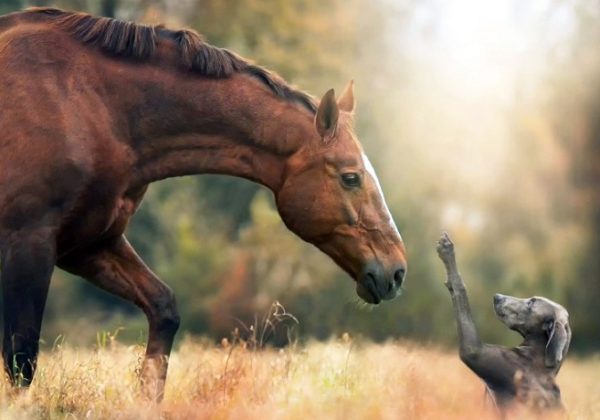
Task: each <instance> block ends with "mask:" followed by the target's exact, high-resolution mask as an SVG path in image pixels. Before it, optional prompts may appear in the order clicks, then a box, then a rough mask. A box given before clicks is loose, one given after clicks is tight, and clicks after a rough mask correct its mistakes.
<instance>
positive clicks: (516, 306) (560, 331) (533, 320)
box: [494, 294, 571, 369]
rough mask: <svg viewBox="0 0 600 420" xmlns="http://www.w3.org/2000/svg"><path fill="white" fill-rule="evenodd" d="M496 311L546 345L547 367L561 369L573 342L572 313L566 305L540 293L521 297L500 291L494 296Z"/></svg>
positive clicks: (527, 334)
mask: <svg viewBox="0 0 600 420" xmlns="http://www.w3.org/2000/svg"><path fill="white" fill-rule="evenodd" d="M494 310H495V312H496V315H498V318H500V320H501V321H502V322H503V323H504V324H505V325H506V326H507V327H508V328H510V329H511V330H514V331H517V332H518V333H519V334H521V335H522V336H523V337H524V338H525V339H528V340H539V341H542V342H543V343H544V344H545V346H546V351H545V355H544V363H545V365H546V367H548V368H556V369H558V368H560V365H561V363H562V361H563V359H564V357H565V355H566V354H567V351H568V349H569V344H570V343H571V328H570V326H569V313H568V312H567V310H566V309H565V308H563V307H562V306H561V305H559V304H558V303H555V302H552V301H551V300H549V299H546V298H543V297H539V296H534V297H532V298H529V299H520V298H516V297H512V296H505V295H501V294H497V295H495V296H494Z"/></svg>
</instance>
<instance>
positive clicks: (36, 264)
mask: <svg viewBox="0 0 600 420" xmlns="http://www.w3.org/2000/svg"><path fill="white" fill-rule="evenodd" d="M54 259H55V249H54V245H53V240H50V239H49V238H48V237H47V235H44V234H43V233H40V232H33V233H32V232H29V233H23V232H21V233H19V234H18V235H17V234H14V235H12V236H11V239H10V240H9V241H7V242H6V245H5V247H4V249H3V250H2V267H1V271H2V294H3V298H4V339H3V346H2V356H3V359H4V368H5V370H6V372H7V373H8V376H9V377H10V380H11V382H12V384H13V385H14V386H17V387H27V386H29V385H30V384H31V381H32V380H33V376H34V374H35V369H36V366H37V356H38V351H39V340H40V329H41V325H42V317H43V314H44V307H45V305H46V297H47V296H48V287H49V286H50V278H51V277H52V271H53V269H54V263H55V261H54Z"/></svg>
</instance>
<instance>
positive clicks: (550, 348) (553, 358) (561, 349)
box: [545, 320, 571, 368]
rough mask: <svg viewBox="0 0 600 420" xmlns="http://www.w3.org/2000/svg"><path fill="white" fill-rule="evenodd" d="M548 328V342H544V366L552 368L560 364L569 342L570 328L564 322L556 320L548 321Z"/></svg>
mask: <svg viewBox="0 0 600 420" xmlns="http://www.w3.org/2000/svg"><path fill="white" fill-rule="evenodd" d="M548 324H550V325H547V326H546V329H547V331H548V330H549V335H548V343H547V344H546V356H545V364H546V367H549V368H554V367H558V366H560V364H561V363H562V361H563V359H564V357H565V355H566V354H567V350H569V343H570V342H571V329H570V328H569V326H568V324H567V323H566V322H560V321H557V320H554V321H551V322H550V323H548Z"/></svg>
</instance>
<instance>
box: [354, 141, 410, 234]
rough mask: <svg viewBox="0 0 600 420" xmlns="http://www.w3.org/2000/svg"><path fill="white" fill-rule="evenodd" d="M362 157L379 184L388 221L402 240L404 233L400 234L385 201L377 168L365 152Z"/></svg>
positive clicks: (378, 188) (370, 173)
mask: <svg viewBox="0 0 600 420" xmlns="http://www.w3.org/2000/svg"><path fill="white" fill-rule="evenodd" d="M362 159H363V165H364V166H365V169H366V171H367V173H368V174H369V175H370V176H371V178H373V182H375V185H376V186H377V190H378V191H379V196H380V197H381V202H382V203H383V207H384V210H385V214H386V215H387V217H388V222H389V224H390V226H391V227H392V229H393V230H394V231H396V233H397V234H398V236H399V237H400V240H402V235H400V231H399V230H398V227H397V226H396V223H395V222H394V219H393V218H392V214H391V213H390V209H389V208H388V206H387V202H386V201H385V197H384V195H383V190H382V189H381V184H380V183H379V178H377V174H376V173H375V168H373V165H372V164H371V161H370V160H369V158H368V157H367V155H365V154H364V153H363V154H362Z"/></svg>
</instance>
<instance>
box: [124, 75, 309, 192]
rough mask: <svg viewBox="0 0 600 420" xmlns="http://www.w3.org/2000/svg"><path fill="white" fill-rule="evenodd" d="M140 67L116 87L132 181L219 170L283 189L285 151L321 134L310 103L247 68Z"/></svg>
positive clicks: (135, 183)
mask: <svg viewBox="0 0 600 420" xmlns="http://www.w3.org/2000/svg"><path fill="white" fill-rule="evenodd" d="M135 72H137V73H138V74H136V75H132V77H131V78H130V79H129V80H127V79H128V78H127V77H125V78H124V79H125V80H124V84H122V85H121V88H122V89H124V91H123V90H121V91H119V93H118V98H122V99H118V102H120V104H119V106H118V108H120V109H125V110H127V111H126V112H125V113H124V114H123V115H124V118H122V122H123V125H125V126H126V127H127V128H126V132H127V137H128V138H129V141H130V144H131V146H132V149H133V150H134V153H135V154H136V159H135V160H136V162H137V163H136V166H135V170H134V172H135V175H134V177H133V178H134V180H133V182H132V187H136V186H141V185H145V184H148V183H150V182H153V181H157V180H160V179H165V178H170V177H176V176H183V175H191V174H203V173H215V174H227V175H234V176H238V177H242V178H246V179H249V180H251V181H255V182H258V183H260V184H262V185H265V186H267V187H268V188H270V189H271V190H273V191H274V192H277V191H278V189H279V188H280V186H281V183H282V182H283V175H284V172H285V165H286V162H287V159H288V158H289V157H290V156H292V155H293V154H294V153H295V152H297V151H298V150H299V149H300V148H301V147H303V146H304V145H306V144H307V143H308V142H314V141H316V140H317V139H316V130H315V128H314V125H313V118H314V116H313V115H312V114H311V112H310V111H308V110H307V109H304V108H302V107H301V106H300V105H298V104H296V103H292V102H290V101H288V100H284V99H283V98H279V97H277V96H275V95H274V94H273V93H271V92H270V91H269V90H268V89H267V88H266V87H265V86H263V85H262V83H261V82H260V81H258V80H255V79H254V78H252V77H251V76H249V75H246V74H242V73H240V74H236V75H233V76H231V77H229V78H224V79H209V78H203V77H200V76H198V75H194V74H191V73H190V74H187V73H184V72H181V71H177V72H176V71H173V70H164V69H161V70H159V71H157V70H156V69H154V70H149V69H147V68H144V69H136V70H135ZM120 75H123V73H122V72H120Z"/></svg>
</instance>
